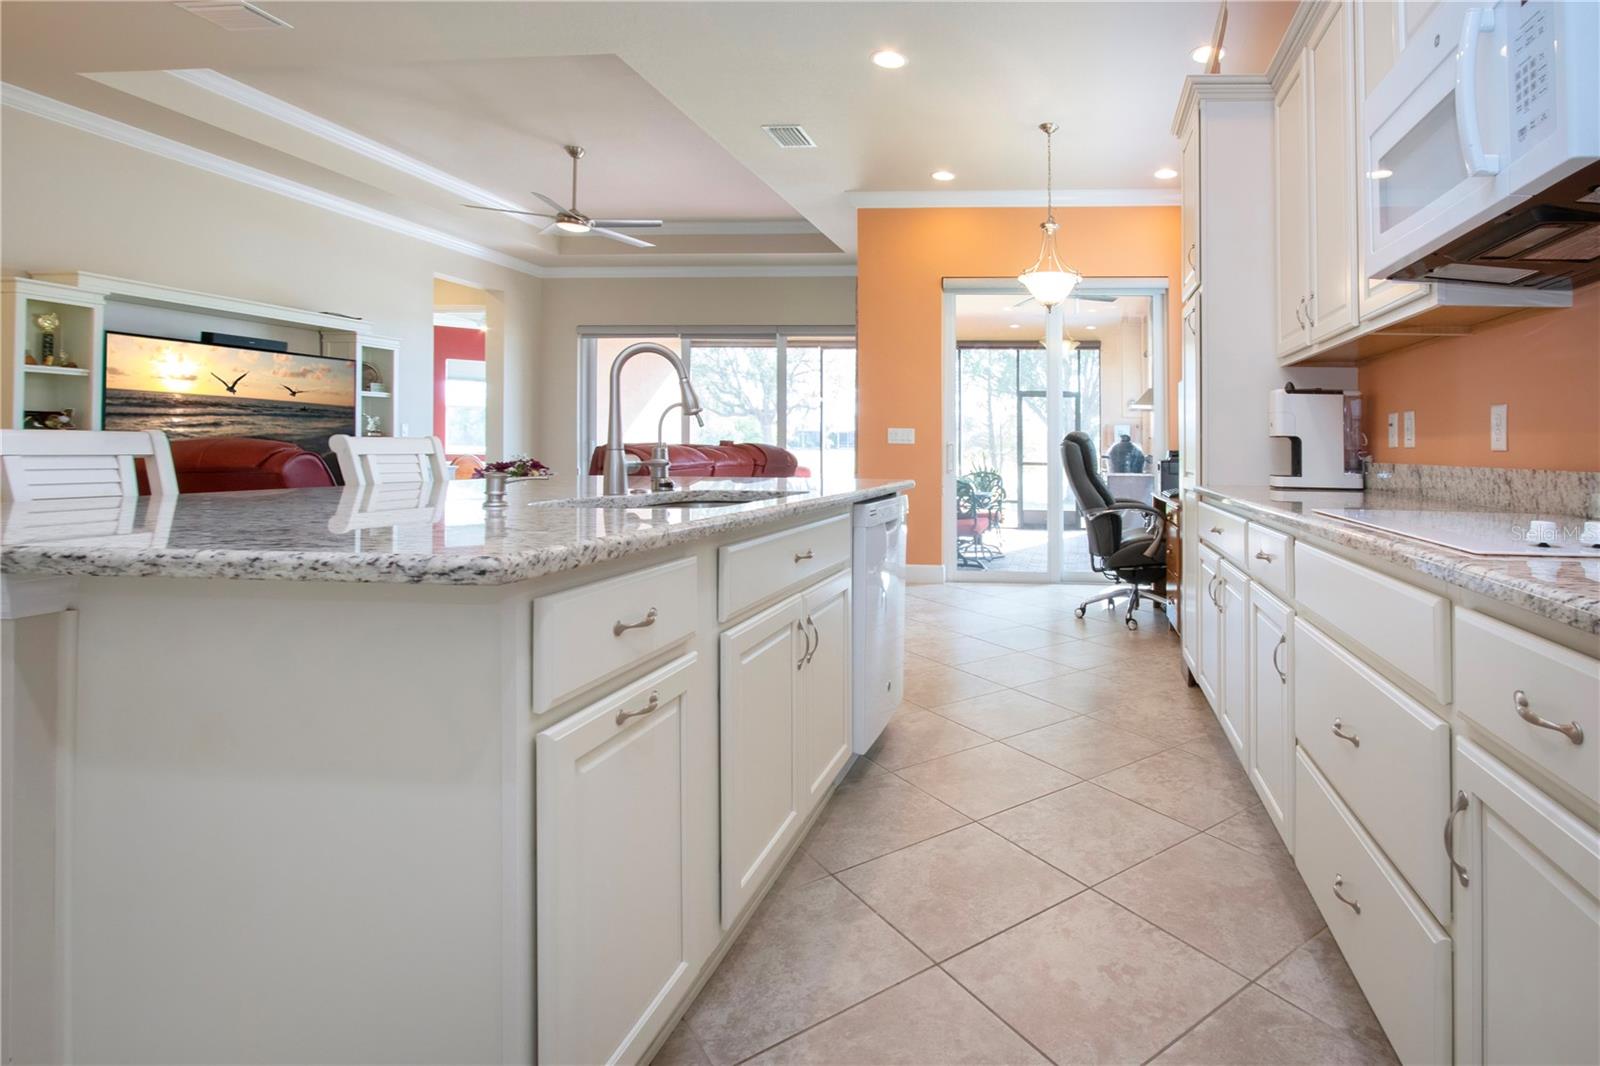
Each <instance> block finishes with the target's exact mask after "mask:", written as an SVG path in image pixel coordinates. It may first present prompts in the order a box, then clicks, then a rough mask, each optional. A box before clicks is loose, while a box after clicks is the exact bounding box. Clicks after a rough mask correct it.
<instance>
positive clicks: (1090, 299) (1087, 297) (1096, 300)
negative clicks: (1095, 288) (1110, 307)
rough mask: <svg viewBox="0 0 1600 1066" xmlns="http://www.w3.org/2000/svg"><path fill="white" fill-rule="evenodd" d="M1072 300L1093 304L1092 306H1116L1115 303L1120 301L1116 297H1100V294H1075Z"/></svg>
mask: <svg viewBox="0 0 1600 1066" xmlns="http://www.w3.org/2000/svg"><path fill="white" fill-rule="evenodd" d="M1072 298H1073V299H1074V300H1082V301H1083V302H1084V303H1092V304H1114V303H1116V302H1117V299H1118V298H1117V297H1115V296H1104V295H1100V294H1097V293H1078V292H1075V293H1073V294H1072Z"/></svg>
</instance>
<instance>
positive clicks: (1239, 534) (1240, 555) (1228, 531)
mask: <svg viewBox="0 0 1600 1066" xmlns="http://www.w3.org/2000/svg"><path fill="white" fill-rule="evenodd" d="M1244 527H1245V521H1244V519H1242V518H1240V517H1239V516H1238V515H1232V514H1229V513H1228V512H1227V511H1223V510H1220V509H1218V508H1216V507H1213V506H1211V505H1210V504H1209V503H1202V504H1201V505H1200V539H1201V540H1203V541H1205V542H1206V543H1207V544H1209V545H1211V546H1212V547H1213V548H1215V549H1217V551H1219V552H1221V553H1222V554H1223V555H1226V556H1227V557H1228V558H1230V559H1232V560H1233V561H1234V562H1236V563H1238V564H1239V565H1241V566H1243V565H1244V539H1245V538H1244Z"/></svg>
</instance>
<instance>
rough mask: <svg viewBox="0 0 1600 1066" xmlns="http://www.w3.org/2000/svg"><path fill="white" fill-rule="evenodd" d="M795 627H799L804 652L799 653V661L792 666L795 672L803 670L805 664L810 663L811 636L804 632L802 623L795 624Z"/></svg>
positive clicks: (804, 627)
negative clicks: (804, 646) (803, 642)
mask: <svg viewBox="0 0 1600 1066" xmlns="http://www.w3.org/2000/svg"><path fill="white" fill-rule="evenodd" d="M796 625H798V626H799V627H800V635H801V636H802V637H804V638H805V642H806V650H805V651H803V652H801V653H800V661H799V662H797V663H795V664H794V668H795V669H796V670H804V669H805V668H806V663H808V662H810V661H811V650H812V649H811V634H810V633H807V632H806V624H805V622H804V621H801V622H797V623H796Z"/></svg>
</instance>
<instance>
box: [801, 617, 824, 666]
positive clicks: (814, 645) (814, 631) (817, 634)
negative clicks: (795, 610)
mask: <svg viewBox="0 0 1600 1066" xmlns="http://www.w3.org/2000/svg"><path fill="white" fill-rule="evenodd" d="M805 624H806V625H808V626H810V627H811V650H810V651H808V652H806V665H807V666H810V665H811V660H812V659H815V658H816V657H817V649H818V648H820V647H822V631H821V630H819V629H818V628H817V623H816V622H814V621H812V619H811V616H810V615H809V614H808V615H806V621H805Z"/></svg>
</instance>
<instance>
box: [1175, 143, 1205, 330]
mask: <svg viewBox="0 0 1600 1066" xmlns="http://www.w3.org/2000/svg"><path fill="white" fill-rule="evenodd" d="M1181 153H1182V160H1183V161H1182V163H1181V164H1180V169H1179V171H1178V180H1179V181H1180V182H1182V183H1183V191H1182V194H1181V195H1182V201H1181V202H1182V207H1181V209H1180V211H1181V221H1180V223H1179V228H1180V230H1181V232H1182V235H1183V297H1184V299H1188V298H1189V296H1190V294H1192V293H1193V292H1194V290H1196V289H1198V288H1199V287H1200V119H1199V117H1198V116H1197V117H1196V118H1195V119H1194V120H1193V121H1192V122H1190V123H1189V129H1188V130H1187V131H1186V132H1185V133H1184V136H1183V144H1182V147H1181Z"/></svg>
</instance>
